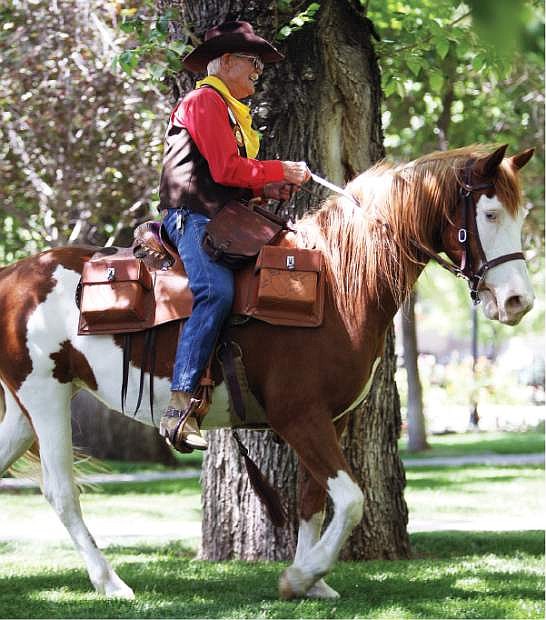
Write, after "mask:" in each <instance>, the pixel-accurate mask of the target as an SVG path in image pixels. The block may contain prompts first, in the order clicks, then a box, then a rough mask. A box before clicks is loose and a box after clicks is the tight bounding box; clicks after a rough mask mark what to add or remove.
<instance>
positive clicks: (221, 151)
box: [170, 88, 284, 195]
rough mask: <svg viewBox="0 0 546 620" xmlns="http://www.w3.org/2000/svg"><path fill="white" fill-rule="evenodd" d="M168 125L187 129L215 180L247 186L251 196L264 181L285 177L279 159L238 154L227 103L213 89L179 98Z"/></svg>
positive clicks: (258, 189) (231, 184)
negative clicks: (250, 190)
mask: <svg viewBox="0 0 546 620" xmlns="http://www.w3.org/2000/svg"><path fill="white" fill-rule="evenodd" d="M170 124H171V125H175V126H177V127H185V128H186V129H187V130H188V132H189V134H190V136H191V138H192V140H193V141H194V142H195V145H196V146H197V148H198V149H199V152H200V153H201V155H203V157H204V158H205V159H206V160H207V163H208V165H209V169H210V173H211V176H212V178H213V179H214V181H216V183H220V184H221V185H227V186H230V187H246V188H250V189H252V191H253V193H254V195H259V194H261V190H262V188H263V186H264V185H265V184H266V183H272V182H278V181H282V180H283V179H284V175H283V170H282V164H281V162H280V161H278V160H265V161H259V160H257V159H251V158H246V157H241V156H240V155H239V150H238V147H237V141H236V140H235V136H234V135H233V130H232V127H231V125H230V122H229V117H228V111H227V104H226V102H225V101H224V99H223V98H222V96H221V95H220V94H219V93H218V92H217V91H215V90H214V89H213V88H198V89H196V90H194V91H192V92H191V93H189V94H188V95H187V96H186V97H184V99H182V100H181V101H179V102H178V104H177V105H176V107H175V108H174V110H173V111H172V113H171V118H170Z"/></svg>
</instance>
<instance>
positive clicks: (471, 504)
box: [0, 433, 544, 618]
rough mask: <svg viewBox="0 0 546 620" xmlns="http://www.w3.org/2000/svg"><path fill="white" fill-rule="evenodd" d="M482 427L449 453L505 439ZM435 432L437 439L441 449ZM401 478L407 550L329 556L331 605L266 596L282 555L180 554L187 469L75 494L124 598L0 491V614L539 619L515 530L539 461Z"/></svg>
mask: <svg viewBox="0 0 546 620" xmlns="http://www.w3.org/2000/svg"><path fill="white" fill-rule="evenodd" d="M487 435H488V436H487V437H482V440H483V441H482V445H481V446H480V444H479V442H475V441H466V440H468V439H470V438H474V437H480V435H479V434H478V435H474V434H473V435H471V437H468V436H464V440H465V441H463V442H462V451H465V450H467V448H468V445H469V444H471V445H472V448H471V449H473V450H478V451H484V450H483V446H484V445H486V446H487V450H488V451H489V450H491V449H492V447H491V446H493V448H495V447H496V448H498V447H499V445H504V446H505V447H506V441H505V438H503V437H498V438H497V437H496V436H493V437H492V436H491V434H487ZM510 435H514V437H510V438H509V439H510V441H511V446H512V448H511V449H509V450H508V452H513V451H514V449H513V446H514V445H519V446H520V447H521V446H522V445H524V444H525V445H527V446H535V445H536V442H537V438H536V434H535V436H534V437H533V436H532V435H528V434H526V433H525V434H524V435H528V436H527V437H525V438H523V439H522V438H521V437H516V434H515V433H511V434H510ZM447 438H448V436H445V437H442V438H441V440H442V441H444V440H446V439H447ZM449 439H450V441H451V443H450V444H442V445H440V446H438V447H437V449H439V450H449V451H450V455H453V454H454V450H455V446H454V443H453V440H454V438H453V437H451V436H449ZM459 439H460V437H459ZM495 444H496V446H495ZM459 445H460V444H459ZM435 449H436V448H435ZM501 449H502V448H501ZM533 451H534V450H533ZM460 453H461V449H459V454H460ZM112 465H113V467H114V468H117V466H116V464H112ZM187 465H190V466H192V467H193V466H195V465H196V463H194V462H192V463H188V464H187ZM124 471H131V468H130V467H124ZM406 474H407V483H408V484H407V490H406V501H407V503H408V507H409V509H410V515H411V516H410V526H411V524H412V523H414V524H415V523H416V522H418V523H421V525H422V526H423V527H421V528H420V529H425V531H417V532H415V529H413V530H410V531H413V532H414V533H413V534H412V535H411V540H412V546H413V552H414V557H413V558H412V559H411V560H410V561H390V562H384V561H374V562H352V563H351V562H342V563H338V564H337V565H336V567H335V569H334V571H333V572H332V574H331V576H330V577H329V578H328V582H329V583H330V584H331V585H332V587H334V588H336V589H337V590H338V591H339V592H340V593H341V595H342V598H341V599H340V600H337V601H334V602H320V601H294V602H284V601H279V600H277V592H276V587H277V579H278V575H279V574H280V572H281V571H282V568H283V566H284V564H282V563H245V562H222V563H207V562H200V561H196V560H194V559H193V558H194V555H195V550H196V548H197V546H198V542H199V536H200V496H199V492H200V488H199V481H198V479H197V478H193V479H188V480H170V481H160V482H153V483H150V482H148V483H124V484H120V485H105V486H102V487H98V488H96V489H94V490H92V491H89V492H86V493H84V494H83V495H82V506H83V511H84V515H85V517H86V522H87V523H88V525H89V527H90V530H91V531H92V532H93V533H94V534H95V536H96V538H97V541H98V543H99V545H100V546H102V547H105V552H106V555H107V557H108V558H109V559H110V561H111V562H112V564H113V565H114V566H115V567H116V569H117V570H118V572H119V574H120V575H121V577H122V578H123V579H124V580H125V581H126V582H127V583H128V584H129V585H131V587H133V589H134V590H135V592H136V599H135V600H134V601H129V602H127V601H106V600H104V599H102V598H101V597H100V596H98V595H97V594H95V593H94V592H93V591H92V587H91V585H90V583H89V580H88V578H87V574H86V572H85V570H84V569H83V565H82V562H81V560H80V558H79V556H78V555H77V553H76V552H75V551H74V550H73V547H72V544H71V542H70V541H69V539H68V536H67V535H66V534H65V533H64V530H63V528H62V526H60V524H59V523H58V520H57V518H56V516H55V515H54V514H53V511H52V510H51V509H50V508H49V506H47V504H46V502H45V501H44V499H43V498H42V497H41V496H40V495H38V494H36V493H33V492H29V491H25V492H22V493H2V494H0V506H1V508H0V617H3V618H22V617H28V618H39V617H42V618H43V617H50V618H76V617H81V618H125V617H132V618H134V617H139V618H140V617H142V618H151V617H156V618H157V617H210V618H221V617H223V618H246V617H264V618H265V617H267V618H293V617H302V618H307V617H310V618H311V617H312V618H333V617H337V618H543V617H544V532H543V531H539V529H541V528H542V526H541V525H540V526H539V527H536V528H534V529H530V528H529V527H528V524H529V517H530V516H533V515H534V516H536V515H538V521H539V523H541V521H540V515H543V513H544V470H543V468H542V467H540V466H510V467H493V466H477V465H472V466H466V467H458V468H455V467H424V468H423V467H420V468H417V467H416V468H411V467H409V468H407V469H406ZM36 524H39V528H37V527H36ZM429 524H430V529H427V528H428V525H429ZM507 525H508V527H507ZM438 528H441V529H440V531H432V530H435V529H438ZM418 529H419V528H418ZM455 529H457V530H460V529H466V530H468V531H455ZM488 529H489V530H494V529H497V530H499V531H486V530H488ZM518 529H519V530H522V531H510V530H518Z"/></svg>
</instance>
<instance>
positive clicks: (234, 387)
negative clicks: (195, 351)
mask: <svg viewBox="0 0 546 620" xmlns="http://www.w3.org/2000/svg"><path fill="white" fill-rule="evenodd" d="M234 346H235V345H234V344H233V342H231V341H230V340H222V342H221V343H220V346H219V347H218V357H219V358H220V362H221V363H222V368H223V371H224V378H225V380H226V383H227V387H228V392H229V394H230V395H231V402H232V404H233V409H234V410H235V413H236V415H237V417H238V418H239V419H240V420H241V422H246V408H245V401H244V398H243V392H242V389H241V384H240V382H239V377H238V376H237V368H236V366H235V354H234V352H233V349H234Z"/></svg>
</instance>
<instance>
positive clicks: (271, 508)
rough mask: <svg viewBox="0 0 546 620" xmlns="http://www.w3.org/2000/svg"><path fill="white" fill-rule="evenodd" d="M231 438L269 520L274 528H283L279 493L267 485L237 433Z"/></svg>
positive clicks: (283, 520)
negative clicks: (235, 444)
mask: <svg viewBox="0 0 546 620" xmlns="http://www.w3.org/2000/svg"><path fill="white" fill-rule="evenodd" d="M232 436H233V439H234V440H235V442H236V443H237V447H238V449H239V454H240V455H241V456H242V457H243V459H244V461H245V466H246V471H247V473H248V479H249V481H250V485H251V487H252V488H253V489H254V492H255V493H256V495H257V496H258V499H259V500H260V501H261V502H262V504H263V506H264V508H265V509H266V511H267V515H268V517H269V520H270V521H271V523H273V525H274V526H275V527H283V526H284V525H286V511H285V509H284V506H283V505H282V501H281V498H280V495H279V491H278V490H277V489H275V488H274V487H273V486H272V485H271V484H270V483H269V481H268V480H267V478H266V477H265V476H264V475H263V474H262V472H261V471H260V470H259V469H258V466H257V465H256V463H255V462H254V461H253V460H252V459H251V458H250V456H249V454H248V449H247V448H246V446H245V445H244V444H243V442H242V441H241V438H240V437H239V435H238V433H237V432H236V431H233V432H232Z"/></svg>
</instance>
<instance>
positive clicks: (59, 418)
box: [24, 386, 134, 598]
mask: <svg viewBox="0 0 546 620" xmlns="http://www.w3.org/2000/svg"><path fill="white" fill-rule="evenodd" d="M63 389H64V386H59V389H57V390H55V392H56V393H55V395H51V397H49V398H48V397H46V396H44V394H46V393H48V392H51V390H48V391H46V392H40V391H38V392H36V393H37V394H39V395H40V398H39V400H40V404H38V403H35V404H34V407H33V408H32V409H31V417H32V420H33V423H34V426H35V429H36V433H37V435H38V439H39V442H40V458H41V462H42V473H43V492H44V495H45V497H46V499H47V500H48V502H49V503H50V504H51V506H52V507H53V509H54V510H55V512H56V513H57V514H58V516H59V518H60V519H61V521H62V523H63V525H64V526H65V527H66V529H67V530H68V533H69V534H70V536H71V537H72V540H73V541H74V544H75V546H76V548H77V549H78V551H79V552H80V553H81V555H82V557H83V559H84V560H85V563H86V565H87V571H88V573H89V578H90V579H91V582H92V583H93V585H94V586H95V589H96V590H97V592H99V593H100V594H105V595H107V596H111V597H123V598H133V596H134V594H133V591H132V590H131V588H129V586H127V585H126V584H125V583H124V582H123V581H122V580H121V579H120V578H119V577H118V576H117V574H116V573H115V572H114V570H113V569H112V567H111V566H110V564H109V563H108V561H107V560H106V558H105V557H104V556H103V555H102V553H101V551H100V550H99V549H98V547H97V544H96V543H95V541H94V540H93V537H92V536H91V534H90V533H89V530H88V529H87V527H86V525H85V523H84V522H83V518H82V514H81V508H80V502H79V497H78V496H79V492H78V489H77V488H76V485H75V484H74V473H73V456H72V439H71V424H70V410H69V391H68V389H67V390H65V393H64V394H62V393H61V390H63ZM44 403H48V405H46V406H44ZM24 404H25V406H28V404H30V403H28V399H27V400H26V402H25V403H24Z"/></svg>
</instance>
